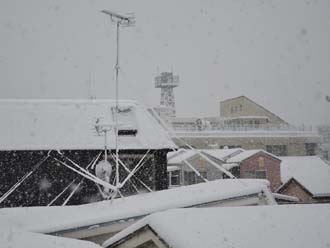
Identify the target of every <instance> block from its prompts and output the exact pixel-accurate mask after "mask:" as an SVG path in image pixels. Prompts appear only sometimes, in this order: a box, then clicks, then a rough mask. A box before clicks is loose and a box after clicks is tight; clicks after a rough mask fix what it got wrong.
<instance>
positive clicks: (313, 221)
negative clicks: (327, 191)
mask: <svg viewBox="0 0 330 248" xmlns="http://www.w3.org/2000/svg"><path fill="white" fill-rule="evenodd" d="M146 225H149V226H150V227H151V228H152V229H153V230H154V231H155V232H156V233H157V235H158V236H159V237H160V238H161V239H163V240H164V241H165V242H166V243H167V244H168V245H169V246H170V247H173V248H201V247H207V248H219V247H235V248H245V247H253V248H264V247H267V248H278V247H287V248H302V247H318V248H321V247H322V248H328V247H330V235H329V230H330V205H329V204H319V205H282V206H255V207H228V208H227V207H226V208H204V209H175V210H169V211H165V212H161V213H156V214H152V215H150V216H148V217H146V218H144V219H142V220H140V221H138V222H137V223H135V224H133V225H131V226H130V227H128V228H127V229H125V230H123V231H122V232H120V233H118V234H116V235H115V236H113V237H112V238H110V239H109V240H107V241H105V242H104V244H103V246H104V247H106V246H108V245H110V244H113V243H114V242H116V241H118V240H120V239H122V238H123V237H125V236H127V235H128V234H130V233H133V232H134V231H136V230H138V229H139V228H141V227H144V226H146Z"/></svg>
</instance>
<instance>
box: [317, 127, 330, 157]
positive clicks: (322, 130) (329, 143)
mask: <svg viewBox="0 0 330 248" xmlns="http://www.w3.org/2000/svg"><path fill="white" fill-rule="evenodd" d="M317 130H318V132H319V134H320V136H321V144H320V149H319V152H320V155H321V156H322V157H323V158H324V159H326V160H328V161H330V124H328V125H320V126H318V128H317Z"/></svg>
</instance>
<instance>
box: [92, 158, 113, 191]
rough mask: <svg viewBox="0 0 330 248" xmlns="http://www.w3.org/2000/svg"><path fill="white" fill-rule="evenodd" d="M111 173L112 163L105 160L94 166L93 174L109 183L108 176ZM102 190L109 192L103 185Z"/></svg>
mask: <svg viewBox="0 0 330 248" xmlns="http://www.w3.org/2000/svg"><path fill="white" fill-rule="evenodd" d="M111 173H112V165H111V164H110V163H109V162H108V161H106V160H102V161H100V162H98V163H97V164H96V166H95V175H96V176H97V177H98V178H100V179H101V180H103V181H105V182H108V183H110V177H111ZM103 190H104V192H106V193H109V188H107V187H103Z"/></svg>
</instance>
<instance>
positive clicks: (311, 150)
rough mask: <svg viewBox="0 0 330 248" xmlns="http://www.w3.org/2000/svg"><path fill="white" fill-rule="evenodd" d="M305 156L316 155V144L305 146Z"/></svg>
mask: <svg viewBox="0 0 330 248" xmlns="http://www.w3.org/2000/svg"><path fill="white" fill-rule="evenodd" d="M305 154H306V156H314V155H316V144H315V143H306V144H305Z"/></svg>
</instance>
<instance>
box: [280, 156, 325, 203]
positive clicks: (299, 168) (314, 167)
mask: <svg viewBox="0 0 330 248" xmlns="http://www.w3.org/2000/svg"><path fill="white" fill-rule="evenodd" d="M281 160H282V163H281V180H282V182H283V183H286V182H287V181H288V180H290V179H291V178H294V179H295V180H297V181H298V182H299V183H300V184H302V185H303V186H304V187H305V188H306V189H307V190H308V191H310V192H311V193H312V194H313V195H314V196H316V197H321V196H330V165H328V164H327V163H325V162H324V161H323V160H322V159H321V158H320V157H318V156H300V157H281Z"/></svg>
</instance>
